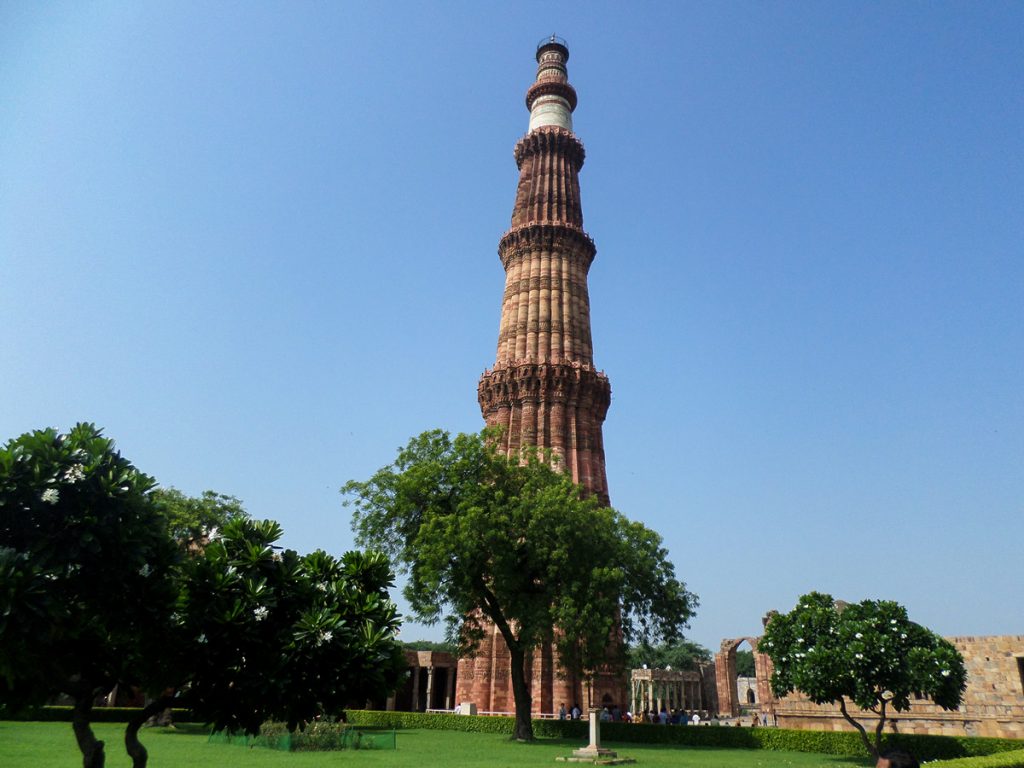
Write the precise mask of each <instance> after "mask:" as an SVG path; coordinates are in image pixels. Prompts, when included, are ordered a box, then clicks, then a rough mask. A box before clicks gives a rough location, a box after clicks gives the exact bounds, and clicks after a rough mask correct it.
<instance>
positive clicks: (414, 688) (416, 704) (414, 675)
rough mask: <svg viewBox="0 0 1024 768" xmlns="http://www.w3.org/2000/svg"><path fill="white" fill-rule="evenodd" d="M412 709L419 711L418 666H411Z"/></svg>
mask: <svg viewBox="0 0 1024 768" xmlns="http://www.w3.org/2000/svg"><path fill="white" fill-rule="evenodd" d="M412 711H413V712H419V711H420V668H419V667H413V668H412Z"/></svg>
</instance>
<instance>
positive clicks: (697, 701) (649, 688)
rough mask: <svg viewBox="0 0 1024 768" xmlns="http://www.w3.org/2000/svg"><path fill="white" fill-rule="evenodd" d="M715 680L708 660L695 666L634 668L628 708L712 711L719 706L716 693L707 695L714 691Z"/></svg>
mask: <svg viewBox="0 0 1024 768" xmlns="http://www.w3.org/2000/svg"><path fill="white" fill-rule="evenodd" d="M714 680H715V675H714V668H713V666H712V665H711V664H702V665H700V666H698V668H697V669H695V670H676V669H634V670H632V672H630V698H629V707H630V711H632V712H634V713H636V712H650V711H651V710H654V711H655V712H660V711H661V710H662V709H665V710H666V711H669V712H671V711H672V710H676V709H685V710H687V711H691V712H693V711H700V712H714V711H716V710H717V708H718V707H717V704H716V699H717V697H716V696H714V695H711V696H709V695H708V694H709V693H713V691H714Z"/></svg>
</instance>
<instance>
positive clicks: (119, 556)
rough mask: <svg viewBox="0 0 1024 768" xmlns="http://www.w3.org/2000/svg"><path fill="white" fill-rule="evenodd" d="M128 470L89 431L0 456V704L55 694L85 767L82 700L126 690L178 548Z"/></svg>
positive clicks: (88, 745)
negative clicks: (66, 710) (65, 702)
mask: <svg viewBox="0 0 1024 768" xmlns="http://www.w3.org/2000/svg"><path fill="white" fill-rule="evenodd" d="M153 484H154V482H153V479H152V478H151V477H149V476H147V475H145V474H143V473H141V472H139V471H138V470H137V469H136V468H135V467H134V466H133V465H132V464H131V463H130V462H129V461H128V460H127V459H125V458H123V457H122V456H121V454H120V453H118V452H117V450H116V449H115V446H114V443H113V441H111V440H109V439H108V438H106V437H104V436H103V435H102V433H101V431H100V430H99V429H97V428H96V427H95V426H93V425H92V424H78V425H76V426H75V427H74V428H73V429H71V430H70V432H68V433H67V434H66V435H64V434H58V433H57V431H56V430H54V429H46V430H40V431H36V432H32V433H29V434H24V435H22V436H20V437H18V438H15V439H13V440H11V441H9V442H8V443H7V444H6V445H4V447H3V448H2V449H0V648H3V652H2V653H0V703H2V704H4V705H6V706H8V707H10V708H19V707H23V706H34V705H40V704H43V703H45V702H46V701H47V700H48V699H50V698H52V697H53V696H55V695H57V694H60V693H63V694H66V695H68V696H69V697H71V699H72V700H73V701H74V714H73V720H72V728H73V730H74V733H75V737H76V739H77V742H78V746H79V749H80V750H81V752H82V756H83V764H84V765H85V766H86V768H98V767H99V766H102V765H103V762H104V751H103V742H101V741H98V740H97V739H96V738H95V736H94V735H93V732H92V728H91V726H90V714H91V709H92V702H93V699H94V698H95V697H96V696H98V695H100V694H103V693H106V692H107V691H109V690H111V689H112V688H113V687H114V686H115V685H126V686H131V685H136V684H137V683H138V682H139V670H140V669H142V668H143V667H144V666H145V659H146V657H147V656H148V655H149V653H150V652H151V651H152V649H154V648H157V647H159V645H160V643H161V639H160V637H159V635H160V632H159V630H160V628H162V627H163V626H165V623H166V618H167V616H169V614H170V610H171V607H172V606H173V605H174V600H175V596H176V588H175V582H174V580H173V579H172V578H170V574H171V573H172V572H173V570H174V568H175V567H176V564H177V560H178V557H179V555H178V549H177V547H176V545H175V543H174V541H173V540H172V539H171V538H170V537H169V535H168V531H167V526H166V523H165V520H164V518H163V516H162V515H161V514H160V513H159V511H158V510H157V509H156V507H155V506H154V504H153V502H152V499H151V498H150V496H149V491H150V489H151V488H152V487H153Z"/></svg>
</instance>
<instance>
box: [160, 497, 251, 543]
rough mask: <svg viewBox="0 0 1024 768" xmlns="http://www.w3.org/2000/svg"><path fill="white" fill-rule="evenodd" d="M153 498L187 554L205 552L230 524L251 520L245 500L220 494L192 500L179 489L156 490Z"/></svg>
mask: <svg viewBox="0 0 1024 768" xmlns="http://www.w3.org/2000/svg"><path fill="white" fill-rule="evenodd" d="M150 496H151V498H152V499H153V502H154V503H155V504H156V506H157V508H158V509H159V510H160V512H161V513H162V514H163V516H164V517H165V518H166V520H167V526H168V528H169V530H170V533H171V536H172V537H173V538H174V539H176V540H177V541H178V542H179V544H180V545H181V546H182V547H183V548H184V549H185V550H186V551H192V552H194V551H196V550H198V549H201V548H202V547H203V546H205V545H206V544H207V543H208V542H209V540H210V538H211V536H216V535H217V532H218V531H219V530H221V529H222V528H224V526H225V525H227V524H228V523H229V522H230V521H232V520H235V519H238V518H241V517H248V516H249V514H248V513H247V512H246V511H245V508H244V507H243V506H242V502H241V500H239V499H237V498H235V497H234V496H227V495H225V494H223V493H217V492H216V491H203V493H202V495H201V496H188V495H186V494H184V493H182V492H181V491H179V490H178V489H177V488H154V489H153V491H152V492H151V494H150Z"/></svg>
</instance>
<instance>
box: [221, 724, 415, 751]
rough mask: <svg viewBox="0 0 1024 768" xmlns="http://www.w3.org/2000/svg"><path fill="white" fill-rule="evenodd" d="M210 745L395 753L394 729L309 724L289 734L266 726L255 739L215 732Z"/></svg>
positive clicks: (285, 730)
mask: <svg viewBox="0 0 1024 768" xmlns="http://www.w3.org/2000/svg"><path fill="white" fill-rule="evenodd" d="M209 742H210V743H211V744H235V745H239V746H245V747H265V748H267V749H277V750H280V751H282V752H332V751H336V750H341V749H396V748H397V746H398V744H397V737H396V734H395V730H394V729H393V728H375V727H373V726H358V725H356V726H353V725H345V724H344V723H312V724H310V725H307V726H306V729H305V730H303V731H289V730H288V729H287V728H286V727H285V726H284V724H283V723H265V724H264V725H263V727H262V728H261V729H260V733H259V735H258V736H247V735H246V734H231V733H227V732H225V731H215V732H213V733H211V734H210V738H209Z"/></svg>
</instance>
